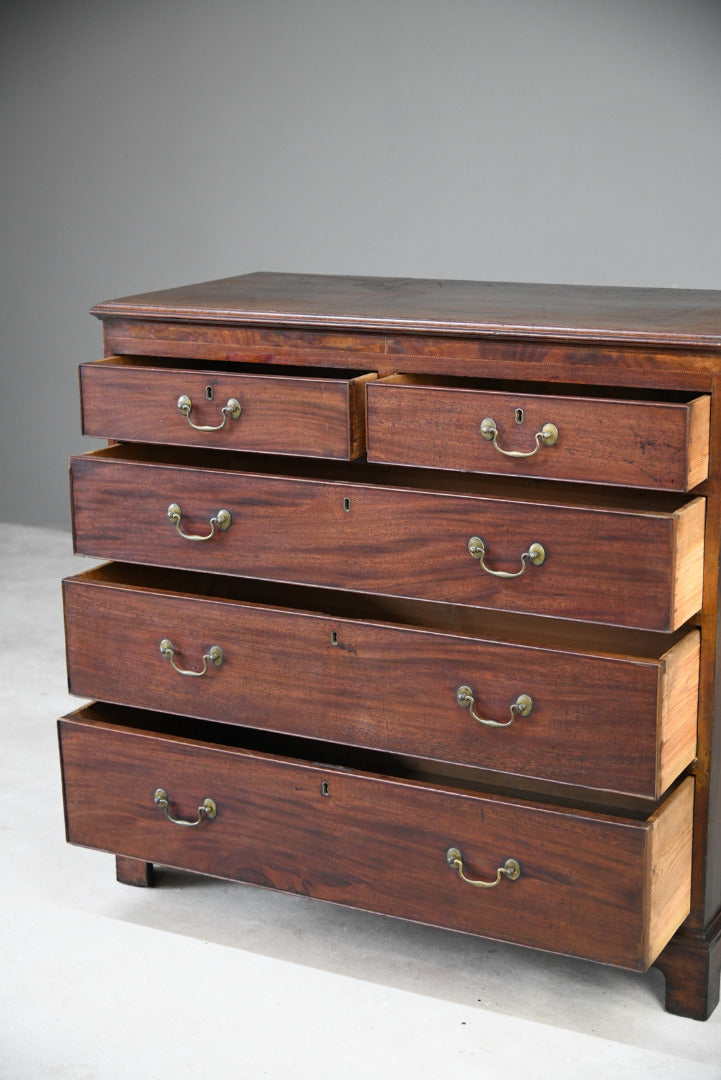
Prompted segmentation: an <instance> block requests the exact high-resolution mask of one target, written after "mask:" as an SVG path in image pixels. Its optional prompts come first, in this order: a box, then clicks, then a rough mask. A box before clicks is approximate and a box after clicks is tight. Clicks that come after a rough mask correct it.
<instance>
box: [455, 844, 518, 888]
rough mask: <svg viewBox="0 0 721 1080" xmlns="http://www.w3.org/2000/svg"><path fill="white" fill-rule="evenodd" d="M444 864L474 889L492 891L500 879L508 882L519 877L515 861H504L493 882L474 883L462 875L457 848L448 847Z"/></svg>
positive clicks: (461, 863) (460, 858) (460, 856)
mask: <svg viewBox="0 0 721 1080" xmlns="http://www.w3.org/2000/svg"><path fill="white" fill-rule="evenodd" d="M446 862H447V863H448V865H449V866H450V867H452V868H453V869H454V870H457V871H458V876H459V878H460V879H461V881H465V883H466V885H472V886H473V888H474V889H492V888H494V886H496V885H497V884H498V883H499V881H500V880H501V878H502V877H505V878H508V880H509V881H517V880H518V878H519V877H520V876H521V867H520V866H519V865H518V863H517V862H516V860H515V859H506V861H505V863H504V864H503V866H499V867H498V869H497V870H496V880H495V881H474V880H473V879H472V878H468V877H466V875H465V874H464V873H463V856H462V855H461V853H460V851H459V850H458V848H457V847H449V849H448V851H447V852H446Z"/></svg>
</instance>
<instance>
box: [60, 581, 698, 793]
mask: <svg viewBox="0 0 721 1080" xmlns="http://www.w3.org/2000/svg"><path fill="white" fill-rule="evenodd" d="M199 577H200V580H199ZM201 586H203V588H202V591H198V590H199V588H200V587H201ZM63 595H64V606H65V618H66V631H67V633H66V640H67V659H68V673H69V685H70V690H71V692H72V693H73V694H75V695H77V696H79V697H83V698H86V699H100V700H102V701H104V702H109V703H114V704H117V705H126V706H137V707H140V708H143V709H152V710H157V711H159V712H172V713H176V714H179V715H184V716H188V717H195V718H198V719H202V720H206V721H217V722H218V723H221V724H227V725H231V726H238V727H248V728H255V729H262V730H264V731H266V732H276V733H278V734H280V735H283V734H285V735H290V736H299V737H302V738H318V739H321V740H323V741H325V742H326V743H328V744H334V745H335V744H338V745H340V744H343V743H345V744H347V745H348V746H353V747H358V748H365V749H369V750H372V751H381V752H382V754H383V755H384V760H385V756H386V755H391V758H392V759H393V758H394V757H395V758H397V757H398V756H399V755H400V758H402V759H403V760H404V761H406V762H408V761H410V760H411V759H412V760H413V761H414V762H415V764H414V769H416V770H418V769H420V770H421V771H423V772H424V773H429V772H430V773H432V774H435V773H438V772H444V773H446V774H447V775H450V776H454V777H456V778H461V777H464V778H466V779H468V780H470V781H472V782H474V783H478V782H479V778H480V779H483V778H484V777H485V778H488V777H490V781H488V782H490V783H493V784H495V785H498V784H505V783H510V782H511V781H510V777H512V776H513V777H515V778H516V779H515V780H514V783H518V782H525V783H527V784H528V785H529V786H531V787H535V788H539V785H540V787H541V788H542V787H543V785H544V784H545V785H546V787H547V789H548V790H549V791H550V790H553V792H554V795H555V797H558V795H559V791H561V790H562V789H564V788H571V787H573V786H577V787H583V788H584V789H585V792H584V793H583V798H584V799H587V800H588V799H590V800H593V801H596V802H599V801H600V802H601V803H604V804H605V803H606V802H607V800H608V799H609V798H615V797H616V796H622V797H630V798H631V799H635V800H645V805H648V803H649V801H654V800H656V799H658V798H659V797H660V796H661V795H662V794H663V792H664V791H666V790H668V788H669V787H670V785H671V784H672V783H673V782H674V781H675V780H676V779H677V778H678V776H679V775H681V773H682V772H684V771H685V770H686V769H687V768H688V767H689V765H690V764H691V763H692V762H693V759H694V755H695V749H696V715H697V698H698V679H699V634H698V631H696V630H690V631H688V632H687V633H686V634H679V635H674V636H673V637H672V638H671V639H669V638H668V637H667V636H666V635H663V634H648V633H645V634H644V633H641V634H637V633H623V634H621V635H614V634H605V635H603V634H597V633H594V632H593V630H592V628H591V627H589V628H588V629H589V634H588V635H584V634H583V633H580V634H579V633H576V634H575V635H574V634H573V633H572V630H571V629H569V628H564V630H565V631H566V633H565V636H564V639H563V641H562V640H561V637H560V635H559V634H556V635H552V634H551V635H549V634H546V636H545V637H541V636H539V638H538V639H537V640H536V641H535V642H534V641H528V640H524V639H527V637H528V634H529V633H530V631H529V628H527V627H524V626H523V624H522V622H521V621H520V620H518V619H515V620H514V619H507V620H506V621H505V624H504V625H505V634H501V633H500V632H499V627H498V626H497V625H496V622H495V620H494V618H493V617H492V616H490V617H489V616H488V615H486V618H485V619H484V618H482V617H481V616H480V615H479V616H478V617H477V618H476V619H475V621H474V622H473V624H472V625H470V626H469V625H467V624H466V625H464V623H463V621H462V620H459V621H458V622H457V623H454V622H453V621H449V622H446V623H444V624H443V625H442V628H441V629H439V625H438V624H439V623H440V622H442V620H440V619H439V618H438V617H437V616H438V615H439V614H441V613H440V612H434V609H433V606H432V605H423V604H417V603H415V604H410V605H407V606H402V605H401V606H396V605H393V604H390V605H385V604H378V605H376V604H374V603H373V600H372V598H369V597H363V596H358V597H354V596H348V597H347V598H346V601H347V602H346V603H345V604H344V603H343V597H342V596H340V595H338V594H333V593H332V592H330V591H325V592H324V593H323V594H322V595H319V594H318V591H317V590H312V589H305V590H304V589H295V590H293V589H290V590H286V589H283V588H281V587H269V588H266V589H263V588H262V587H261V586H259V585H258V583H256V582H250V581H244V580H238V581H234V580H232V579H230V580H224V579H219V580H216V579H214V578H212V577H208V578H205V577H204V576H199V575H195V574H187V573H182V572H175V573H173V572H171V571H163V572H160V573H158V574H156V573H155V572H154V571H152V570H150V569H148V568H143V569H139V570H138V571H137V572H134V571H133V570H132V568H130V567H127V566H124V565H113V564H110V565H108V566H104V567H99V568H96V569H94V570H91V571H88V572H86V573H85V574H79V575H76V576H75V577H73V578H69V579H66V581H65V582H64V587H63ZM354 600H356V601H357V605H354V603H353V601H354ZM434 614H435V615H436V618H435V619H434V618H433V616H434ZM446 614H447V615H448V616H449V618H451V619H452V615H453V611H452V610H449V611H448V612H447V613H446ZM424 623H425V625H423V624H424ZM434 624H435V625H434ZM514 627H515V629H514ZM173 643H174V644H173ZM169 644H170V647H171V650H172V651H173V652H174V650H175V649H176V648H177V649H178V654H179V658H180V659H179V660H178V661H176V662H174V663H169V662H168V645H169ZM594 646H595V648H594ZM601 646H603V647H604V648H603V649H602V648H601ZM213 650H215V652H216V653H217V654H218V656H220V657H222V659H221V660H220V663H219V664H218V665H216V667H215V668H209V667H208V661H209V660H210V659H212V655H211V654H212V652H213ZM203 658H205V661H204V663H203ZM178 663H179V666H180V668H181V669H189V670H190V671H194V672H196V673H197V672H198V670H199V669H200V668H201V666H202V670H201V671H200V674H201V676H203V677H202V678H194V679H190V678H183V677H181V676H183V675H184V674H187V672H186V671H184V670H181V671H180V672H179V673H178V667H177V666H176V664H178ZM471 688H472V689H471ZM461 690H463V692H464V693H463V696H462V697H461V696H459V695H460V694H461ZM522 694H523V695H526V697H525V709H524V710H522V711H521V712H519V714H518V715H514V709H513V708H512V707H511V711H510V713H509V707H510V706H511V705H512V703H516V704H517V703H518V701H519V700H520V699H519V695H522ZM474 698H475V702H476V709H477V710H479V711H480V712H478V711H476V712H475V713H474V712H473V711H472V708H471V709H469V708H468V706H469V704H470V706H471V707H473V706H474V700H471V699H474ZM479 715H480V717H481V719H479ZM509 716H510V721H511V722H510V724H509V723H508V720H509ZM483 718H489V722H487V721H486V719H483ZM504 719H505V720H506V723H505V725H504V724H503V723H502V722H503V720H504ZM495 721H499V722H500V724H499V723H495ZM499 728H500V730H499ZM559 746H563V747H564V751H563V753H559ZM421 762H424V764H419V763H421ZM518 778H524V779H523V781H519V779H518ZM612 793H613V794H612Z"/></svg>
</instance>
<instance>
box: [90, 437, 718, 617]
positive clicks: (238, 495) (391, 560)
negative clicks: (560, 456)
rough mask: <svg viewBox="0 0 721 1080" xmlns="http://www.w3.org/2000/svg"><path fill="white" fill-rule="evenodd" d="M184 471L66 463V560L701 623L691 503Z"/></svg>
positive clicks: (241, 461) (246, 471)
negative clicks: (69, 548)
mask: <svg viewBox="0 0 721 1080" xmlns="http://www.w3.org/2000/svg"><path fill="white" fill-rule="evenodd" d="M187 458H188V455H187V454H186V453H185V452H184V451H182V450H177V449H173V448H163V449H162V450H160V449H158V448H155V447H145V446H144V447H135V446H128V445H123V446H113V447H110V448H109V449H103V450H97V451H92V452H91V453H89V454H84V455H81V456H79V457H74V458H72V460H71V478H72V479H71V483H72V501H73V533H74V542H75V550H76V551H77V552H78V553H79V554H83V555H92V556H95V557H99V558H109V559H116V560H118V561H122V562H133V563H142V564H146V565H156V566H172V567H175V568H178V569H185V570H208V571H212V572H215V573H221V574H229V575H233V576H235V575H237V576H242V577H253V578H262V579H264V580H267V581H286V582H291V583H295V584H299V585H317V586H329V587H331V588H334V589H347V590H350V591H354V592H365V593H374V594H380V595H393V596H405V597H409V598H411V599H418V600H432V601H440V602H442V603H449V604H460V605H470V606H474V607H483V608H489V609H494V610H497V611H515V612H519V613H527V614H531V615H539V616H544V617H553V618H559V619H577V620H581V621H584V622H597V623H608V624H613V625H616V626H627V627H635V628H638V629H643V630H662V631H674V630H677V629H678V628H679V627H681V626H682V625H683V624H684V623H685V622H686V621H687V620H688V619H690V618H691V617H692V616H694V615H695V614H696V613H697V612H698V611H699V609H700V607H701V600H702V592H703V554H704V523H705V513H706V500H705V499H704V498H702V497H689V496H684V495H675V494H668V493H663V492H646V493H634V497H633V499H627V498H625V497H624V496H625V493H623V492H615V491H610V492H609V491H607V492H602V491H600V489H594V490H586V489H578V488H576V487H575V486H572V485H560V484H555V485H551V484H548V485H538V484H536V483H535V482H534V481H522V480H519V481H517V482H516V484H514V485H512V490H511V486H509V484H508V481H507V480H505V479H503V478H499V477H468V476H462V477H458V478H456V479H457V480H458V481H459V483H458V484H457V485H456V486H454V487H451V485H448V487H449V488H451V490H443V489H440V490H439V488H438V487H437V486H436V487H433V486H432V485H433V482H434V481H435V482H436V484H438V477H439V474H438V473H429V472H427V471H426V472H423V471H421V470H411V469H389V468H381V467H379V466H367V465H360V464H359V465H355V466H354V467H353V478H354V482H349V481H348V479H347V476H348V475H349V474H348V471H347V470H345V471H344V470H343V469H341V467H340V466H339V465H338V463H337V462H318V461H308V460H307V459H306V460H303V461H299V460H298V459H293V458H286V459H284V461H283V463H282V464H283V472H282V475H280V474H279V473H278V472H277V471H276V470H277V469H278V468H279V466H278V459H271V460H270V461H268V460H265V459H263V458H262V457H258V456H255V455H244V456H243V457H240V456H238V457H236V455H232V454H223V453H218V452H213V451H209V450H204V451H201V450H198V451H196V453H195V454H193V455H192V460H191V461H188V460H187ZM251 458H252V460H250V459H251ZM234 466H235V468H234ZM268 468H270V469H273V472H266V471H265V469H268ZM241 470H242V471H241ZM403 481H405V484H406V486H401V484H402V483H403ZM411 485H412V486H411ZM599 492H600V494H602V495H605V496H606V497H605V498H604V499H601V498H600V494H599ZM198 540H201V541H205V542H202V543H198V542H194V541H198Z"/></svg>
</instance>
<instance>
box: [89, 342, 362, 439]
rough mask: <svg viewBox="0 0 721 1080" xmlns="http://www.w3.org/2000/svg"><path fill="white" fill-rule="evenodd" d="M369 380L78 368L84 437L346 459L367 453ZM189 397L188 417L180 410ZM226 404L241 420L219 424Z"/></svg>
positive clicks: (116, 364) (121, 361)
mask: <svg viewBox="0 0 721 1080" xmlns="http://www.w3.org/2000/svg"><path fill="white" fill-rule="evenodd" d="M374 378H375V375H374V374H373V375H371V374H368V375H352V374H344V373H342V372H337V373H335V372H328V373H324V374H323V375H322V376H313V375H312V374H306V373H304V372H303V369H299V370H293V371H292V373H291V372H290V371H288V370H285V371H274V372H271V373H268V372H267V370H266V371H264V372H263V373H261V372H260V371H258V370H255V371H243V370H242V369H241V370H227V369H226V370H221V371H217V370H215V371H214V370H212V369H211V370H193V369H192V368H190V369H189V368H187V367H180V366H168V367H161V366H159V365H158V364H157V361H156V364H155V365H154V364H153V363H152V362H150V361H148V362H139V361H137V360H133V359H132V358H129V357H113V358H111V359H108V360H102V361H100V362H98V361H94V362H92V363H89V364H82V365H81V367H80V390H81V408H82V421H83V434H85V435H93V436H95V437H100V438H105V439H117V440H119V441H121V442H123V441H126V442H144V443H151V444H156V443H157V444H164V445H174V446H202V447H211V448H222V449H224V450H250V451H257V452H261V453H274V454H296V455H304V456H308V457H323V458H339V459H342V460H351V459H354V458H357V457H360V455H361V454H363V453H364V452H365V384H366V382H367V381H368V380H369V379H374ZM181 395H185V396H187V397H188V398H189V399H190V401H191V403H192V408H191V411H190V415H189V417H186V416H184V415H183V413H181V412H180V411H179V409H178V404H177V403H178V399H179V397H180V396H181ZM230 399H235V400H236V401H237V402H238V404H239V405H240V409H241V412H240V416H239V417H238V418H237V419H232V418H228V419H227V420H226V422H225V426H224V427H223V428H222V430H220V431H198V430H196V428H194V427H193V426H191V424H190V423H189V420H192V422H193V424H195V425H199V426H211V427H213V426H217V425H218V424H221V423H222V422H223V415H222V413H221V409H222V408H223V407H224V406H225V405H226V403H227V402H228V401H229V400H230Z"/></svg>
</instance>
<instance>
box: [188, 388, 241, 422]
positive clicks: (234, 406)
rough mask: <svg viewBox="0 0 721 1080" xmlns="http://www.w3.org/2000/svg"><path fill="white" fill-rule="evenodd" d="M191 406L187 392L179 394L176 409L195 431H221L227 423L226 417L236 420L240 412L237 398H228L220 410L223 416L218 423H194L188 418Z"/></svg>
mask: <svg viewBox="0 0 721 1080" xmlns="http://www.w3.org/2000/svg"><path fill="white" fill-rule="evenodd" d="M192 408H193V402H192V401H191V400H190V398H189V397H188V395H187V394H181V395H180V397H179V398H178V409H179V411H180V412H181V413H182V414H183V416H184V417H185V419H186V420H187V421H188V423H189V424H190V426H191V427H192V428H195V430H196V431H222V430H223V428H224V427H225V425H226V424H227V423H228V418H230V419H231V420H238V419H239V417H240V413H241V408H240V402H239V401H238V399H237V398H234V397H232V398H228V400H227V402H226V403H225V405H224V406H223V408H222V409H221V410H220V415H221V416H222V417H223V419H222V420H221V422H220V423H219V424H194V423H193V421H192V420H191V419H190V413H191V411H192Z"/></svg>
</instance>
